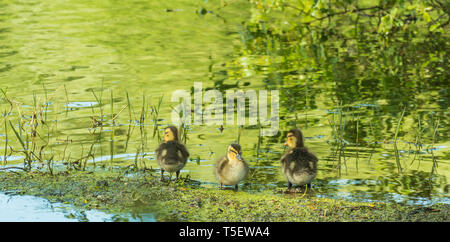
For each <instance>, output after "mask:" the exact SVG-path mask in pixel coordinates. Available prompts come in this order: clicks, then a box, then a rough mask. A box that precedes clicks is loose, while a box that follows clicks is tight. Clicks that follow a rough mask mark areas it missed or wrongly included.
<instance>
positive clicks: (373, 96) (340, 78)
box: [229, 0, 450, 196]
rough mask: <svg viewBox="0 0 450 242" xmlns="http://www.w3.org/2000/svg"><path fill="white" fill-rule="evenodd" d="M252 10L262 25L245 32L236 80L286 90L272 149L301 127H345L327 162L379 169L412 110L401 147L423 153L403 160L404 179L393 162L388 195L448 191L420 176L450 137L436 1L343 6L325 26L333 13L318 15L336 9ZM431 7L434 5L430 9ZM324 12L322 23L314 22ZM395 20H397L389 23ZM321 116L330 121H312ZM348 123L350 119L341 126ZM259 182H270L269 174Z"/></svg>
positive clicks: (283, 5) (433, 178)
mask: <svg viewBox="0 0 450 242" xmlns="http://www.w3.org/2000/svg"><path fill="white" fill-rule="evenodd" d="M252 2H253V3H254V6H255V7H254V9H252V17H251V19H250V20H249V21H247V22H244V23H243V24H242V27H241V29H240V32H239V33H240V36H241V41H242V46H243V47H242V48H241V49H240V50H239V53H238V55H237V57H236V61H235V62H233V63H230V65H229V67H230V68H232V70H233V74H232V75H230V76H229V77H231V76H232V77H233V78H235V79H240V78H248V76H249V75H250V76H251V77H257V78H260V79H261V80H262V82H263V83H264V84H265V88H266V89H278V90H280V133H279V134H278V135H276V136H273V137H265V138H264V141H263V144H262V145H263V147H267V148H268V149H270V147H274V146H276V145H279V144H281V143H283V142H284V139H285V135H286V134H285V132H286V130H289V128H291V127H292V126H297V127H300V128H302V129H308V128H317V127H323V126H324V125H325V126H327V127H328V126H332V125H336V127H339V128H340V129H339V130H338V129H336V130H333V128H332V132H331V136H329V137H327V138H328V141H329V144H330V145H331V147H330V152H329V155H328V156H324V157H322V159H323V160H324V162H325V163H327V164H334V166H333V169H334V168H336V159H338V157H339V156H338V155H337V154H339V155H341V156H344V157H343V159H342V161H340V162H341V163H340V166H339V167H338V169H341V168H342V167H345V168H346V165H347V164H346V163H345V162H350V161H351V162H354V161H356V162H359V164H361V163H363V162H367V163H370V162H374V161H373V160H372V159H375V158H373V154H374V153H379V152H380V151H381V150H385V149H386V147H385V145H392V142H393V140H394V136H395V132H396V127H397V123H398V122H399V119H400V114H401V112H402V110H403V108H405V113H404V117H403V119H402V120H401V122H400V123H399V125H400V126H399V130H398V137H399V142H400V144H399V146H400V147H401V148H400V149H403V150H401V151H402V152H404V151H405V149H409V151H408V152H409V153H415V155H414V156H413V157H412V156H404V155H402V156H401V159H402V160H401V162H402V164H404V163H406V164H407V165H406V166H405V167H408V170H406V172H407V173H404V174H403V175H401V174H398V173H396V172H395V171H396V167H395V162H394V159H393V158H392V157H393V156H392V157H391V158H390V161H392V162H391V163H390V164H391V165H392V167H390V168H389V169H387V170H385V171H384V173H383V178H382V180H383V182H384V181H388V183H389V184H391V185H390V186H388V187H389V188H383V189H387V190H386V191H387V192H391V191H392V192H398V193H400V194H412V195H424V196H429V194H430V193H433V189H436V187H439V186H442V184H446V183H445V181H444V180H445V177H446V176H445V175H438V174H436V171H435V170H433V171H431V170H430V171H422V170H420V171H419V170H414V169H418V168H419V166H420V164H419V162H418V161H423V157H422V155H421V152H422V150H423V149H425V148H424V147H430V145H431V144H432V143H433V144H438V143H439V142H445V140H447V139H448V133H449V132H448V131H449V130H448V125H447V123H448V121H447V119H445V117H447V116H448V115H446V113H445V112H446V110H447V109H448V99H449V95H448V91H447V88H448V87H447V84H446V82H448V79H449V75H448V71H445V70H446V69H448V53H449V52H448V43H450V42H449V36H448V34H446V33H445V30H446V29H447V27H446V26H447V24H448V22H446V21H445V19H446V18H449V19H450V17H449V16H448V11H447V10H446V9H445V8H443V7H442V6H440V5H439V4H436V3H435V2H434V1H430V2H429V1H425V2H423V3H416V2H414V3H413V4H415V5H413V6H416V5H418V6H416V7H419V5H420V7H421V8H420V9H422V10H420V9H419V8H416V10H414V11H410V10H411V9H412V8H411V7H410V6H407V5H408V4H404V3H400V2H397V1H392V4H390V5H384V4H380V5H379V6H373V7H370V6H369V7H367V8H364V7H359V6H355V5H354V4H353V5H352V3H348V2H341V1H338V2H340V3H341V5H336V6H333V8H334V9H333V11H331V10H330V11H331V13H334V14H330V15H331V16H330V17H328V18H325V17H323V18H322V19H323V21H322V20H320V21H319V20H318V19H317V18H318V17H317V16H320V14H322V15H323V14H324V12H322V13H319V10H318V9H320V8H324V9H327V8H331V7H330V6H320V3H314V4H313V6H312V7H311V8H310V9H309V10H305V9H306V8H307V7H306V5H307V4H308V3H305V2H299V3H293V2H290V1H277V2H278V3H279V5H277V4H273V3H269V2H265V1H264V2H263V1H258V0H255V1H252ZM422 4H423V5H425V6H422ZM430 5H432V6H433V7H432V8H429V10H426V11H425V10H423V9H425V8H427V7H428V6H430ZM302 9H303V10H302ZM408 9H409V10H408ZM269 10H270V11H269ZM300 10H302V11H303V12H302V11H300ZM299 11H300V12H299ZM314 11H316V13H319V15H316V17H314V15H312V14H311V13H312V12H314ZM269 12H270V14H269ZM274 12H276V13H277V14H279V15H277V14H274ZM394 12H395V13H394ZM328 13H330V12H328ZM388 14H392V15H391V16H392V19H388V17H385V16H387V15H388ZM428 14H429V15H431V16H432V18H431V19H433V20H432V21H431V22H430V21H428V20H427V17H426V16H427V15H428ZM308 16H309V18H308ZM438 16H439V17H438ZM306 19H309V20H308V21H307V20H306ZM319 19H320V18H319ZM389 21H391V22H389ZM433 24H435V25H436V26H434V25H433ZM431 26H434V27H431ZM242 60H245V62H243V61H242ZM249 73H250V74H249ZM229 83H231V82H229ZM321 110H326V112H327V114H325V115H321V114H320V115H317V112H316V113H315V114H314V115H312V114H311V113H312V112H314V111H321ZM339 115H341V116H343V117H344V118H343V119H341V120H339V119H338V118H339ZM329 120H331V124H330V122H329ZM437 122H439V126H437V133H436V134H437V135H436V137H434V136H433V131H434V127H436V123H437ZM323 132H324V133H323V134H322V135H326V134H327V133H325V132H326V131H323ZM339 144H341V145H342V146H339ZM408 146H409V148H406V147H408ZM411 146H412V147H411ZM340 149H342V153H339V152H338V151H339V150H340ZM387 152H390V153H393V152H394V151H393V150H387ZM402 154H403V153H402ZM262 156H263V158H264V156H267V154H265V153H263V154H262ZM269 156H270V157H272V155H268V156H267V157H269ZM267 157H265V158H267ZM273 158H274V159H276V157H275V156H273ZM441 158H442V157H441ZM414 159H415V160H414ZM444 159H445V157H444ZM433 162H434V161H433ZM269 163H270V162H268V164H269ZM410 164H414V165H417V168H416V167H412V166H411V165H410ZM427 167H428V166H427ZM436 167H438V166H436ZM427 169H428V168H427ZM433 169H435V164H434V163H433ZM339 174H340V171H339ZM258 176H261V179H263V178H262V177H263V176H266V175H265V174H264V175H263V174H259V175H258ZM258 179H259V178H258ZM267 179H269V177H267ZM443 179H444V180H443ZM438 180H439V181H438ZM405 184H406V185H405ZM368 186H369V188H370V189H371V192H374V193H375V192H376V191H377V189H380V185H368ZM405 186H406V187H409V188H405ZM377 187H378V188H377ZM414 187H415V188H414ZM383 189H382V190H383ZM383 191H384V190H383Z"/></svg>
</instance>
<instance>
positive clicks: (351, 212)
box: [0, 170, 450, 222]
mask: <svg viewBox="0 0 450 242" xmlns="http://www.w3.org/2000/svg"><path fill="white" fill-rule="evenodd" d="M0 192H4V193H8V194H21V195H22V194H26V195H34V196H39V197H44V198H47V199H49V200H50V201H52V202H62V203H68V204H73V205H74V206H76V207H79V208H83V209H100V210H105V211H108V212H112V213H121V212H134V213H139V212H145V213H152V214H154V215H155V218H156V220H157V221H204V222H209V221H235V222H241V221H252V222H260V221H264V222H278V221H299V222H306V221H398V222H403V221H429V222H448V221H450V220H449V210H450V209H449V208H450V205H448V204H434V205H432V206H426V207H425V206H419V205H402V204H393V203H368V202H353V201H347V200H340V199H328V198H317V197H312V196H308V194H306V195H304V194H302V193H297V194H284V193H280V192H279V191H278V190H277V191H270V190H268V191H263V192H254V193H250V192H247V191H239V192H234V191H232V190H219V189H217V188H206V187H202V186H199V184H198V182H195V181H192V180H189V179H184V178H183V179H181V181H179V182H177V183H175V182H171V183H168V182H161V181H159V177H158V175H157V174H156V173H154V172H152V171H145V172H136V173H132V174H126V173H124V172H123V171H119V170H116V171H114V170H113V171H112V172H111V171H95V172H92V171H91V172H89V171H70V172H67V171H65V172H55V173H54V174H53V175H50V174H49V173H45V172H38V171H32V172H25V171H15V172H6V171H0Z"/></svg>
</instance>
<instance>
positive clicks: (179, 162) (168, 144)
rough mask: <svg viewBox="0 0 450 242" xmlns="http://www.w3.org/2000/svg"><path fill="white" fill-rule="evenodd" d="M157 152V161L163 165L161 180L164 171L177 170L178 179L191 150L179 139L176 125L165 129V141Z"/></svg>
mask: <svg viewBox="0 0 450 242" xmlns="http://www.w3.org/2000/svg"><path fill="white" fill-rule="evenodd" d="M155 153H156V161H157V162H158V164H159V166H160V167H161V181H163V180H164V171H168V172H169V173H170V174H172V173H173V172H176V175H177V178H176V180H178V176H179V175H180V170H181V169H183V167H184V166H185V165H186V161H187V159H188V157H189V152H188V151H187V149H186V147H185V146H184V145H183V144H182V143H180V141H179V140H178V129H177V128H176V127H175V126H169V127H167V128H165V129H164V137H163V143H162V144H160V145H159V147H158V148H157V149H156V151H155Z"/></svg>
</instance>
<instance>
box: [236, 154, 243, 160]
mask: <svg viewBox="0 0 450 242" xmlns="http://www.w3.org/2000/svg"><path fill="white" fill-rule="evenodd" d="M236 158H237V159H238V160H243V159H244V158H242V155H241V154H237V155H236Z"/></svg>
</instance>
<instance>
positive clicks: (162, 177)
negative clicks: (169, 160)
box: [160, 169, 164, 181]
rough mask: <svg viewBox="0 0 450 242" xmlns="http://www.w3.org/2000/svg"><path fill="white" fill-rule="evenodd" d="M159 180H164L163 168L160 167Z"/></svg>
mask: <svg viewBox="0 0 450 242" xmlns="http://www.w3.org/2000/svg"><path fill="white" fill-rule="evenodd" d="M160 180H161V181H164V170H163V169H161V179H160Z"/></svg>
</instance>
